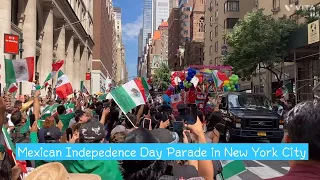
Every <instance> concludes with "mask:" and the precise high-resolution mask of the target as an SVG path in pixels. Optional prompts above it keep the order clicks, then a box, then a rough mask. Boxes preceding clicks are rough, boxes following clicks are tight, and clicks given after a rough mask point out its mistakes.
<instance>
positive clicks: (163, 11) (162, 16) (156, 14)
mask: <svg viewBox="0 0 320 180" xmlns="http://www.w3.org/2000/svg"><path fill="white" fill-rule="evenodd" d="M152 11H153V13H152V21H153V22H152V25H153V31H155V30H157V29H158V27H159V25H160V24H161V23H162V21H167V20H168V17H169V0H153V4H152Z"/></svg>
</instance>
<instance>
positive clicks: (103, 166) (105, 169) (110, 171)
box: [62, 122, 122, 180]
mask: <svg viewBox="0 0 320 180" xmlns="http://www.w3.org/2000/svg"><path fill="white" fill-rule="evenodd" d="M105 137H106V131H105V129H104V126H103V125H102V124H101V123H99V122H87V123H83V124H82V126H81V127H80V130H79V137H78V138H79V142H80V143H102V142H104V138H105ZM62 164H63V165H64V167H65V168H66V169H67V171H68V172H71V173H90V174H97V175H99V176H100V177H101V178H102V179H103V180H105V179H106V180H108V179H110V180H111V179H112V180H122V175H121V172H120V170H119V166H118V162H117V161H107V160H86V161H84V160H73V161H62Z"/></svg>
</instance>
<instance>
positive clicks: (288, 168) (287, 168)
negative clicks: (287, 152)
mask: <svg viewBox="0 0 320 180" xmlns="http://www.w3.org/2000/svg"><path fill="white" fill-rule="evenodd" d="M282 169H285V170H287V171H289V170H290V167H282Z"/></svg>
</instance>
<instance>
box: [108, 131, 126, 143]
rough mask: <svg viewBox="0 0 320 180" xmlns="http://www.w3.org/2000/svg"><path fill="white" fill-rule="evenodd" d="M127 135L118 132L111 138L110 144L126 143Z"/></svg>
mask: <svg viewBox="0 0 320 180" xmlns="http://www.w3.org/2000/svg"><path fill="white" fill-rule="evenodd" d="M125 139H126V134H125V133H124V132H116V133H114V134H113V135H112V136H111V137H110V141H109V142H110V143H124V141H125Z"/></svg>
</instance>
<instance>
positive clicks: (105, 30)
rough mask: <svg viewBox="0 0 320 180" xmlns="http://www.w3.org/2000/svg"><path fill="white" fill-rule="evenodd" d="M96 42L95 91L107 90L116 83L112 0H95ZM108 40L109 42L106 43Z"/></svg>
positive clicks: (93, 66)
mask: <svg viewBox="0 0 320 180" xmlns="http://www.w3.org/2000/svg"><path fill="white" fill-rule="evenodd" d="M93 2H94V3H93V6H94V14H93V18H94V20H95V21H96V23H94V28H93V31H94V42H95V46H94V48H93V60H92V85H93V87H92V90H93V93H97V92H106V91H108V90H109V88H110V87H111V86H112V85H114V84H115V75H116V72H115V65H116V62H115V61H114V60H115V57H116V50H117V49H116V43H117V39H116V37H117V36H116V30H115V17H114V12H113V6H112V1H111V0H107V1H106V0H94V1H93ZM106 42H107V43H106Z"/></svg>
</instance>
